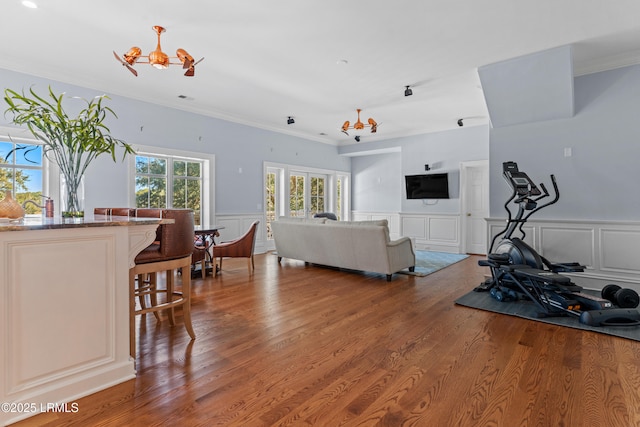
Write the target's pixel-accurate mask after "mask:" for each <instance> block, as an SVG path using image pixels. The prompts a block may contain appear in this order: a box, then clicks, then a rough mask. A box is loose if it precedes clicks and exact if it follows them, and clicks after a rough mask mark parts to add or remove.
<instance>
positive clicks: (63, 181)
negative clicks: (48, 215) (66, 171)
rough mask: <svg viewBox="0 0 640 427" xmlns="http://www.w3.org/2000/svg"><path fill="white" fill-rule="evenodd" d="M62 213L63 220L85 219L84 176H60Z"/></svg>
mask: <svg viewBox="0 0 640 427" xmlns="http://www.w3.org/2000/svg"><path fill="white" fill-rule="evenodd" d="M60 197H61V199H62V201H61V202H62V204H61V206H60V211H61V212H62V217H63V218H83V217H84V175H80V176H65V175H60Z"/></svg>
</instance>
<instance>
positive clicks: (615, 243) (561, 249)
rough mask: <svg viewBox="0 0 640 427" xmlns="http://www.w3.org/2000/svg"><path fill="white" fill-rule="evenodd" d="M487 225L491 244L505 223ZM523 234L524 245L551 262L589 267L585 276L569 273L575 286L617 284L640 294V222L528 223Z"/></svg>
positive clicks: (564, 221)
mask: <svg viewBox="0 0 640 427" xmlns="http://www.w3.org/2000/svg"><path fill="white" fill-rule="evenodd" d="M487 223H488V227H487V232H488V241H489V242H491V239H492V238H493V236H495V235H496V234H497V233H499V232H501V231H502V230H503V229H504V226H505V220H504V219H496V218H488V219H487ZM524 231H525V233H526V236H525V239H524V240H525V242H527V243H528V244H529V245H531V246H532V247H533V248H534V249H535V250H536V251H538V253H540V255H542V256H544V257H545V258H547V259H548V260H550V261H551V262H572V261H575V262H579V263H581V264H583V265H585V266H586V267H587V268H586V270H585V271H584V272H583V273H575V274H567V275H568V276H571V278H572V280H573V281H574V282H575V283H576V284H578V285H580V286H583V287H585V288H589V289H602V287H604V286H605V285H607V284H609V283H615V284H617V285H619V286H622V287H623V288H632V289H635V290H636V291H640V257H639V256H638V252H637V249H638V248H639V247H640V222H618V221H569V220H529V221H527V223H526V225H525V227H524ZM515 237H520V236H519V235H516V236H515ZM498 240H499V239H498ZM496 244H497V242H496ZM563 274H565V273H563Z"/></svg>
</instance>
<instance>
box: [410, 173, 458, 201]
mask: <svg viewBox="0 0 640 427" xmlns="http://www.w3.org/2000/svg"><path fill="white" fill-rule="evenodd" d="M404 179H405V184H406V188H407V199H448V198H449V174H447V173H432V174H428V175H405V177H404Z"/></svg>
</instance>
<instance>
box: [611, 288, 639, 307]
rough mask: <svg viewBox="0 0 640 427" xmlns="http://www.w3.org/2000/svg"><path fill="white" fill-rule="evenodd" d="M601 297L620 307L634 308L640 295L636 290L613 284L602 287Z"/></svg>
mask: <svg viewBox="0 0 640 427" xmlns="http://www.w3.org/2000/svg"><path fill="white" fill-rule="evenodd" d="M602 298H604V299H606V300H609V301H611V302H612V303H614V304H615V305H617V306H618V307H620V308H636V307H637V306H638V304H640V296H638V293H637V292H636V291H634V290H633V289H628V288H622V287H620V286H618V285H614V284H609V285H607V286H605V287H604V288H602Z"/></svg>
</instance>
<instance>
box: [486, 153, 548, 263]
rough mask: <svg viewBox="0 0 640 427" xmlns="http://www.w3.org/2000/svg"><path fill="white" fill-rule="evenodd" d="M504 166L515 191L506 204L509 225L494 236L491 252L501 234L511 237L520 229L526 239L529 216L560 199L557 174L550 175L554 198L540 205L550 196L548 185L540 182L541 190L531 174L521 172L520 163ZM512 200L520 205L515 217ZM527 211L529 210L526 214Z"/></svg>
mask: <svg viewBox="0 0 640 427" xmlns="http://www.w3.org/2000/svg"><path fill="white" fill-rule="evenodd" d="M502 168H503V174H502V175H503V177H504V179H505V180H506V181H507V183H508V184H509V186H510V187H511V189H512V190H513V193H512V194H511V197H510V198H509V199H508V200H507V201H506V202H505V204H504V208H505V210H506V211H507V216H508V218H507V226H506V227H505V229H504V230H502V231H501V232H500V233H498V234H496V235H495V236H494V237H493V239H492V241H491V246H490V247H489V252H490V253H491V251H492V250H493V245H494V243H495V241H496V239H497V238H498V237H499V236H502V235H505V238H506V239H510V238H511V235H512V234H513V232H514V231H515V230H516V229H518V230H520V233H521V234H522V239H524V238H525V235H526V233H525V231H524V230H523V226H524V224H525V222H527V220H528V219H529V217H531V215H533V214H534V213H536V212H538V211H539V210H540V209H543V208H546V207H547V206H551V205H553V204H554V203H556V202H557V201H558V200H559V199H560V190H559V189H558V183H557V181H556V177H555V175H553V174H552V175H550V177H551V184H552V185H553V192H554V197H553V199H552V200H551V201H549V202H547V203H544V204H542V205H540V206H538V204H537V202H538V201H539V200H542V199H544V198H546V197H549V196H550V194H549V191H548V190H547V187H546V186H545V185H544V183H540V189H542V191H540V189H539V188H538V187H537V186H536V185H535V184H534V182H533V181H532V180H531V178H529V176H528V175H527V174H526V173H525V172H521V171H520V170H519V169H518V164H517V163H516V162H504V163H503V164H502ZM511 202H514V203H516V204H518V205H519V209H518V213H517V214H516V215H515V217H514V216H513V215H512V213H511V210H510V209H509V204H510V203H511ZM526 211H529V212H528V213H527V214H526V215H525V212H526Z"/></svg>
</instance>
